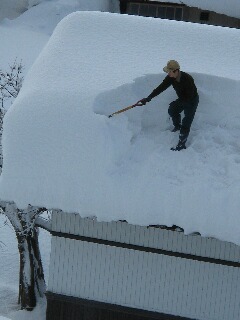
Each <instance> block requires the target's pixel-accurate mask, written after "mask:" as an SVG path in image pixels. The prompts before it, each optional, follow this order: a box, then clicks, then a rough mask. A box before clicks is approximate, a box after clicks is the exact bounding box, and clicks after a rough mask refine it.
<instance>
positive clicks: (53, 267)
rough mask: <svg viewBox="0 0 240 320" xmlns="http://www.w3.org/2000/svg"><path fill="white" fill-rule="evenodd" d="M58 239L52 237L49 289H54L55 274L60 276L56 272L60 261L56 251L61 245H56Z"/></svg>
mask: <svg viewBox="0 0 240 320" xmlns="http://www.w3.org/2000/svg"><path fill="white" fill-rule="evenodd" d="M55 241H57V240H56V237H52V239H51V253H50V260H51V261H52V264H51V268H49V280H48V290H49V291H52V290H53V288H54V284H55V282H56V281H55V279H54V276H55V275H56V276H58V273H57V272H55V270H56V268H57V266H56V263H57V261H58V256H57V253H56V251H57V250H58V248H59V246H58V245H56V244H55V243H54V242H55Z"/></svg>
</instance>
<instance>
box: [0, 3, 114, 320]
mask: <svg viewBox="0 0 240 320" xmlns="http://www.w3.org/2000/svg"><path fill="white" fill-rule="evenodd" d="M0 2H1V3H0V9H1V10H0V21H1V20H2V19H3V18H8V19H10V18H14V17H16V16H18V15H19V14H20V11H21V10H22V9H23V6H24V5H25V4H24V3H25V2H26V1H25V0H22V1H21V0H17V3H16V0H14V1H11V0H6V1H5V0H1V1H0ZM28 2H29V7H31V6H32V5H34V4H36V3H40V2H42V4H40V5H39V6H35V7H33V8H31V9H30V10H29V11H26V12H24V14H22V15H20V16H19V17H18V18H16V19H14V20H12V21H10V20H8V19H4V20H3V21H1V22H0V39H1V52H0V69H2V70H8V66H9V64H11V63H12V62H13V61H14V60H15V59H16V58H17V59H18V61H22V64H23V65H24V75H26V74H27V72H28V70H29V68H30V67H31V66H32V64H33V62H34V60H35V59H36V58H37V56H38V55H39V53H40V51H41V50H42V48H43V47H44V46H45V44H46V43H47V41H48V40H49V36H50V35H51V34H52V31H53V30H54V28H55V26H56V25H57V23H58V22H59V21H60V20H61V19H62V18H63V17H64V16H66V15H67V14H69V13H70V12H72V11H75V9H76V8H77V10H102V11H107V10H108V5H107V2H106V0H91V3H89V2H88V1H84V0H78V1H76V0H68V1H64V0H59V1H45V0H31V1H28ZM105 4H106V6H105V7H104V5H105ZM54 5H55V7H54ZM76 6H77V7H76ZM17 8H20V9H21V10H19V11H18V12H16V9H17ZM23 11H24V10H23ZM5 107H8V104H5ZM50 241H51V240H50V235H49V234H48V233H47V232H45V231H43V230H40V247H41V254H42V260H43V265H44V272H45V279H46V281H48V265H49V255H50ZM0 270H1V272H0V320H2V319H5V318H6V319H11V320H33V319H34V320H45V309H46V301H45V300H43V301H40V304H39V306H38V307H37V308H36V309H35V310H34V311H33V312H26V311H20V310H19V306H18V305H17V299H18V272H19V253H18V249H17V240H16V238H15V234H14V232H13V230H12V228H11V227H10V226H9V223H8V224H6V218H5V217H4V216H2V215H0Z"/></svg>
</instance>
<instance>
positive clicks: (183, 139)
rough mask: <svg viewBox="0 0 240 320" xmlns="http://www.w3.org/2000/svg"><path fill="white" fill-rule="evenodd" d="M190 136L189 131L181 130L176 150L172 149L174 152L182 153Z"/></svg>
mask: <svg viewBox="0 0 240 320" xmlns="http://www.w3.org/2000/svg"><path fill="white" fill-rule="evenodd" d="M188 135H189V130H184V129H183V128H181V131H180V135H179V141H178V144H177V145H176V147H175V148H171V150H172V151H181V150H183V149H186V145H185V144H186V142H187V138H188Z"/></svg>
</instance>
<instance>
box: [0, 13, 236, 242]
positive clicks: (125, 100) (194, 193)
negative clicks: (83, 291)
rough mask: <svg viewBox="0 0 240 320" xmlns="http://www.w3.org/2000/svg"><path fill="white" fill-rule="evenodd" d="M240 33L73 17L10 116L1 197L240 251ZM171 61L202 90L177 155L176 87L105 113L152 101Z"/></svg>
mask: <svg viewBox="0 0 240 320" xmlns="http://www.w3.org/2000/svg"><path fill="white" fill-rule="evenodd" d="M136 25H137V28H136ZM176 30H177V31H176ZM239 32H240V31H239V30H236V29H227V28H220V27H213V26H206V25H197V24H190V23H184V22H175V21H167V20H160V19H159V20H156V19H151V18H142V17H132V16H120V15H117V14H109V13H97V12H91V13H90V12H85V13H84V12H81V13H80V12H78V13H74V14H71V15H69V16H68V17H66V18H65V19H64V20H63V21H62V22H61V23H60V24H59V25H58V27H57V28H56V30H55V32H54V34H53V36H52V38H51V40H50V41H49V43H48V45H47V46H46V47H45V49H44V50H43V51H42V53H41V55H40V57H39V58H38V59H37V61H36V63H35V64H34V65H33V67H32V69H31V71H30V72H29V74H28V77H27V78H26V80H25V82H24V86H23V88H22V91H21V93H20V95H19V96H18V98H17V99H16V101H15V103H14V105H13V106H12V107H11V108H10V110H9V111H8V113H7V115H6V117H5V121H4V134H3V145H4V166H3V173H2V176H1V181H0V198H1V199H5V200H14V201H15V202H16V203H17V205H18V206H19V207H21V208H24V207H26V206H27V204H28V203H31V204H32V205H38V206H46V207H48V208H53V207H54V208H60V209H62V210H65V211H68V212H79V213H80V214H81V216H97V218H98V219H99V220H105V221H111V220H118V219H125V220H127V221H128V222H129V223H134V224H140V225H149V224H164V225H168V226H171V225H173V224H176V225H179V226H181V227H182V228H184V230H185V232H186V233H191V232H193V231H199V232H200V233H201V234H202V235H203V236H215V237H217V238H219V239H223V240H228V241H232V242H235V243H237V244H240V235H239V232H238V231H239V207H240V198H239V180H240V170H239V169H240V153H239V151H240V143H239V136H240V125H239V123H240V122H239V120H240V110H239V105H238V104H239V98H240V96H239V92H240V81H239V70H238V68H233V66H234V65H236V61H238V59H239V55H240V43H239V41H238V39H239ZM220 43H224V46H221V47H220V46H219V44H220ZM206 44H207V45H206ZM173 48H174V52H175V53H176V54H175V55H173ZM169 59H176V60H179V62H180V64H181V67H182V70H184V71H187V72H190V73H191V74H192V75H193V77H194V78H195V81H196V84H197V87H198V89H199V94H200V105H199V108H198V112H197V114H196V117H195V120H194V123H193V126H192V131H191V134H190V137H189V140H188V148H187V150H184V151H182V152H172V151H170V150H169V149H170V147H171V146H173V145H175V144H176V143H177V140H178V135H177V134H173V133H171V132H170V131H169V130H168V129H169V128H170V127H171V125H170V122H169V119H168V115H167V105H168V104H169V102H171V101H172V100H173V99H175V97H176V95H175V93H174V91H173V90H172V89H168V90H167V91H166V92H165V93H163V94H162V95H160V96H159V97H157V98H155V99H154V100H153V101H152V102H151V103H150V104H148V105H147V106H145V107H138V108H135V109H132V110H131V111H129V112H126V113H124V114H121V115H118V116H115V117H113V118H110V119H109V118H108V117H107V115H109V114H111V113H112V112H114V111H117V110H118V109H121V108H123V107H125V106H127V105H129V104H131V103H134V102H136V101H137V100H139V99H140V98H142V97H144V96H146V95H147V94H149V93H150V92H151V90H152V89H153V88H154V87H156V86H157V85H158V84H159V83H160V82H161V81H162V79H163V77H164V76H165V74H163V72H162V67H163V66H164V65H165V64H166V62H167V60H169Z"/></svg>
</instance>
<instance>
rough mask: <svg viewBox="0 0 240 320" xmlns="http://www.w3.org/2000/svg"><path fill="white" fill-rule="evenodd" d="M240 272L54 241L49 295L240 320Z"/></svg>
mask: <svg viewBox="0 0 240 320" xmlns="http://www.w3.org/2000/svg"><path fill="white" fill-rule="evenodd" d="M239 272H240V271H239V268H233V267H227V266H222V265H214V264H210V263H205V262H199V261H191V260H187V259H182V258H176V257H169V256H164V255H160V254H153V253H149V252H143V251H135V250H129V249H124V248H117V247H110V246H106V245H101V244H94V243H88V242H82V241H76V240H71V239H64V238H57V237H53V240H52V254H51V263H50V277H51V280H49V290H51V291H52V292H55V293H60V294H68V295H73V296H76V297H80V298H86V299H94V300H97V301H102V302H108V303H114V304H121V305H124V306H130V307H134V308H141V309H142V308H145V309H146V310H151V311H156V312H165V313H172V314H178V315H182V316H188V317H190V316H192V317H195V318H197V319H199V320H207V319H211V320H219V319H221V320H238V319H239V318H238V316H239V296H240V289H239V280H240V279H239Z"/></svg>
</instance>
